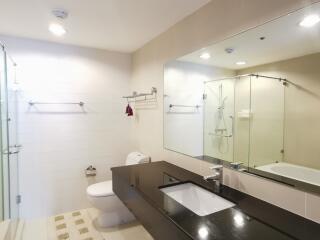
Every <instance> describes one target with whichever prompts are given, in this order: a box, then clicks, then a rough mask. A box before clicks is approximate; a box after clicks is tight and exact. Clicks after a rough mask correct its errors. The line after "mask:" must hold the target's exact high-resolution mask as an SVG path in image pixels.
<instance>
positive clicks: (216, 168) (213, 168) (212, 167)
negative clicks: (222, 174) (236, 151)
mask: <svg viewBox="0 0 320 240" xmlns="http://www.w3.org/2000/svg"><path fill="white" fill-rule="evenodd" d="M222 168H223V165H220V164H219V165H213V166H211V167H210V169H211V170H219V169H222Z"/></svg>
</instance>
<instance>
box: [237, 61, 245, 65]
mask: <svg viewBox="0 0 320 240" xmlns="http://www.w3.org/2000/svg"><path fill="white" fill-rule="evenodd" d="M236 64H237V65H246V64H247V63H246V62H245V61H239V62H236Z"/></svg>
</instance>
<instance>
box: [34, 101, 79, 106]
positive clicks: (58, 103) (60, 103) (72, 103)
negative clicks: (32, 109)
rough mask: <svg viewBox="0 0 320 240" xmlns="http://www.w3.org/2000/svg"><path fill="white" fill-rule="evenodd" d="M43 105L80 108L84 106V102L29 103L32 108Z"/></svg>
mask: <svg viewBox="0 0 320 240" xmlns="http://www.w3.org/2000/svg"><path fill="white" fill-rule="evenodd" d="M41 104H42V105H44V104H49V105H79V106H80V107H83V106H84V102H33V101H30V102H29V105H30V106H34V105H41Z"/></svg>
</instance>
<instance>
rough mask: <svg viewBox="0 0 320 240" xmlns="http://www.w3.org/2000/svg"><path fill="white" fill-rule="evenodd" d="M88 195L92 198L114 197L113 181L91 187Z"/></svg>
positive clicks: (88, 189)
mask: <svg viewBox="0 0 320 240" xmlns="http://www.w3.org/2000/svg"><path fill="white" fill-rule="evenodd" d="M87 194H88V195H89V196H91V197H106V196H111V195H114V193H113V191H112V181H106V182H100V183H95V184H92V185H90V186H89V187H88V188H87Z"/></svg>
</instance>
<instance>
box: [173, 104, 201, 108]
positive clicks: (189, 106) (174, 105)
mask: <svg viewBox="0 0 320 240" xmlns="http://www.w3.org/2000/svg"><path fill="white" fill-rule="evenodd" d="M173 107H186V108H200V107H201V106H200V105H177V104H170V105H169V108H173Z"/></svg>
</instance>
